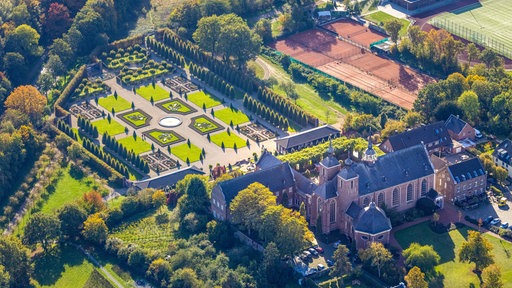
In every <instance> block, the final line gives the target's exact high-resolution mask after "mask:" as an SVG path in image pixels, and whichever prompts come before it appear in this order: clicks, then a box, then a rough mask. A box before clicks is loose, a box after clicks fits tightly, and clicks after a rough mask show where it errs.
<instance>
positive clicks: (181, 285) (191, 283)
mask: <svg viewBox="0 0 512 288" xmlns="http://www.w3.org/2000/svg"><path fill="white" fill-rule="evenodd" d="M171 283H172V286H171V287H176V288H193V287H201V286H202V283H201V281H200V280H199V279H197V274H196V272H195V271H194V270H192V269H191V268H188V267H187V268H182V269H178V270H176V271H174V273H173V275H172V277H171Z"/></svg>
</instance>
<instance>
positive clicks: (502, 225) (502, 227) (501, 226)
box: [500, 222, 508, 229]
mask: <svg viewBox="0 0 512 288" xmlns="http://www.w3.org/2000/svg"><path fill="white" fill-rule="evenodd" d="M500 228H501V229H507V228H508V222H503V223H501V225H500Z"/></svg>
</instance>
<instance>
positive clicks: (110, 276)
mask: <svg viewBox="0 0 512 288" xmlns="http://www.w3.org/2000/svg"><path fill="white" fill-rule="evenodd" d="M71 245H73V246H75V247H76V248H78V249H79V250H80V251H82V253H84V254H85V256H87V258H88V259H89V260H90V261H91V262H92V263H93V264H94V266H96V267H97V268H98V269H100V270H101V272H103V275H104V276H107V278H108V279H109V281H110V283H112V284H114V285H115V286H117V287H120V288H123V287H124V286H123V285H122V284H121V283H119V281H117V279H116V278H115V277H114V276H113V275H112V274H110V272H108V270H107V269H105V267H103V266H102V265H101V264H100V262H98V260H96V258H94V257H93V256H92V255H91V254H90V253H89V252H87V251H85V249H84V248H83V247H82V246H80V245H76V244H74V243H71Z"/></svg>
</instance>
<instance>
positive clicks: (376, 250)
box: [359, 242, 393, 278]
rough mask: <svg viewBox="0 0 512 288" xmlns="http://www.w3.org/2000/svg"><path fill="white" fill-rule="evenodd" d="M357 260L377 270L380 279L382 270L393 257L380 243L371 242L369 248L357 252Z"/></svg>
mask: <svg viewBox="0 0 512 288" xmlns="http://www.w3.org/2000/svg"><path fill="white" fill-rule="evenodd" d="M359 258H361V260H362V261H363V262H366V263H368V264H369V265H370V266H372V267H375V268H377V272H378V274H379V278H380V277H381V270H382V268H383V267H384V266H385V265H387V264H389V262H390V261H391V259H392V258H393V256H392V255H391V252H389V250H388V249H386V247H384V245H382V243H380V242H372V243H371V244H370V247H368V248H367V249H364V250H359Z"/></svg>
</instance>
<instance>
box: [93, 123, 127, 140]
mask: <svg viewBox="0 0 512 288" xmlns="http://www.w3.org/2000/svg"><path fill="white" fill-rule="evenodd" d="M91 124H92V126H94V127H96V128H97V129H98V134H100V135H103V134H104V133H107V134H108V135H110V136H114V135H118V134H122V133H124V132H125V128H124V126H123V125H121V124H119V122H117V121H116V120H114V119H110V121H109V120H108V119H100V120H97V121H94V122H91Z"/></svg>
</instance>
